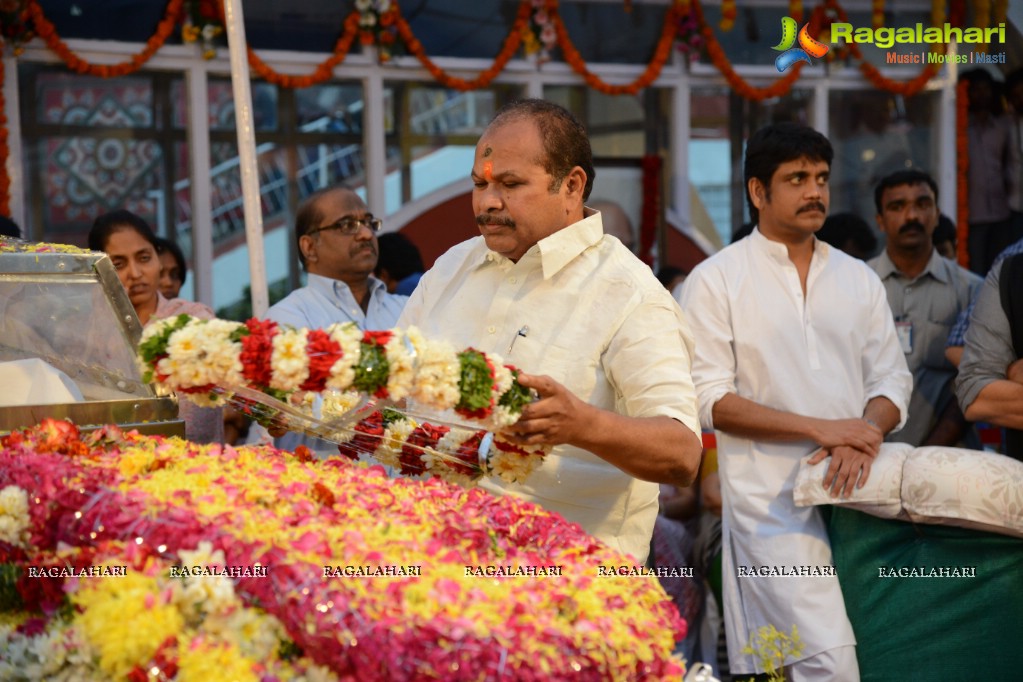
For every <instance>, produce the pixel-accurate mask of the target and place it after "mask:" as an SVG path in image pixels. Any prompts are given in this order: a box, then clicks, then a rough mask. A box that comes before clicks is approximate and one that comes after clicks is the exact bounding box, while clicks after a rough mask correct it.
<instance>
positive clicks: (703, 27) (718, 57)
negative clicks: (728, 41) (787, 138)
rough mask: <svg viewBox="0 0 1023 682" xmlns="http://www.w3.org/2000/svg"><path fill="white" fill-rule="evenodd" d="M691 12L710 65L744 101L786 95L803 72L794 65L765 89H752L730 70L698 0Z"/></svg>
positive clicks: (723, 51)
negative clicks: (705, 46)
mask: <svg viewBox="0 0 1023 682" xmlns="http://www.w3.org/2000/svg"><path fill="white" fill-rule="evenodd" d="M693 11H694V12H695V13H696V20H697V21H698V22H699V23H700V31H701V33H703V37H704V39H705V40H706V41H707V55H708V56H709V57H710V61H711V63H712V64H714V67H715V68H716V69H717V70H718V71H720V72H721V75H722V76H724V77H725V80H726V81H727V82H728V84H729V85H730V86H731V87H732V89H733V90H735V91H736V92H737V93H739V95H741V96H742V97H744V98H746V99H751V100H756V101H761V100H765V99H768V98H771V97H781V96H783V95H786V94H788V92H789V91H790V90H791V89H792V85H793V83H795V82H796V80H797V79H798V78H799V74H800V73H801V72H802V70H803V62H798V63H796V65H795V66H794V67H792V70H791V71H789V72H788V73H787V74H785V75H784V76H782V77H781V78H779V79H778V80H776V81H775V82H774V83H772V84H771V85H769V86H767V87H766V88H757V87H754V86H752V85H750V84H749V83H748V82H746V81H745V80H744V79H743V77H742V76H740V75H739V74H738V73H737V72H736V71H735V69H733V68H732V64H731V62H729V61H728V55H726V54H725V50H724V48H722V47H721V43H719V42H718V39H717V36H716V35H714V29H713V28H712V27H711V26H710V25H709V24H708V23H707V22H706V20H704V17H703V5H702V3H700V2H699V0H694V2H693Z"/></svg>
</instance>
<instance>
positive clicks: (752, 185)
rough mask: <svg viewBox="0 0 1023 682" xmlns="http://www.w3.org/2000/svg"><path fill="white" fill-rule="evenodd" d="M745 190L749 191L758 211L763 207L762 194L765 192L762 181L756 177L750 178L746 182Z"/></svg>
mask: <svg viewBox="0 0 1023 682" xmlns="http://www.w3.org/2000/svg"><path fill="white" fill-rule="evenodd" d="M746 191H747V192H749V195H750V199H751V201H752V202H753V205H754V206H756V208H757V210H758V211H759V210H760V209H761V208H763V207H764V203H765V200H764V196H765V194H766V192H765V191H764V183H762V182H760V180H759V179H758V178H750V179H749V182H748V183H747V184H746Z"/></svg>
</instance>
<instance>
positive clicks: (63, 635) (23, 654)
mask: <svg viewBox="0 0 1023 682" xmlns="http://www.w3.org/2000/svg"><path fill="white" fill-rule="evenodd" d="M0 651H3V652H4V655H3V656H0V680H47V681H52V680H56V681H57V682H63V681H71V680H89V679H96V678H97V677H98V675H99V671H98V670H95V669H94V668H93V666H92V665H91V663H92V654H93V651H92V650H91V648H90V647H89V646H88V645H87V644H86V643H85V642H84V638H82V637H79V636H77V632H76V631H75V630H74V628H72V627H70V626H68V625H63V624H60V621H59V620H57V619H54V620H51V621H50V622H49V623H48V627H47V629H46V630H45V631H44V632H41V633H39V634H38V635H37V636H35V637H28V636H26V635H24V634H21V633H18V632H16V631H15V627H14V626H13V625H7V626H2V627H0ZM83 652H84V653H85V654H86V657H83Z"/></svg>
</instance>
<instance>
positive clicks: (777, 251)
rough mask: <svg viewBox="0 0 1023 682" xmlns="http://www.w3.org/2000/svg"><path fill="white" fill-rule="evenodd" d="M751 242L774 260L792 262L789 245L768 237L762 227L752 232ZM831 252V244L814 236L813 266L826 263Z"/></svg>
mask: <svg viewBox="0 0 1023 682" xmlns="http://www.w3.org/2000/svg"><path fill="white" fill-rule="evenodd" d="M747 239H749V240H750V244H751V245H752V246H753V247H754V248H757V249H760V250H761V251H764V252H766V253H767V254H768V255H769V256H771V257H772V258H773V259H774V260H776V261H779V262H781V263H790V262H791V261H790V259H789V247H787V246H785V244H782V243H781V242H776V241H774V240H773V239H768V238H767V237H765V236H764V234H763V233H762V232H761V231H760V227H759V226H757V227H755V228H753V231H752V232H750V234H749V237H747ZM830 252H831V245H830V244H828V243H827V242H822V241H821V240H820V239H817V237H814V238H813V263H812V267H815V266H816V264H817V263H820V264H824V263H826V262H827V261H828V255H829V254H830Z"/></svg>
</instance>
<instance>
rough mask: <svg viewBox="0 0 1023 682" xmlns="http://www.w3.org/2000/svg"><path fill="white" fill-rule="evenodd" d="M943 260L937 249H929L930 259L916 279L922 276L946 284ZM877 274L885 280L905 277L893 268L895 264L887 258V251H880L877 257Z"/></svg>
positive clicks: (946, 269) (947, 279) (946, 274)
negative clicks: (895, 276)
mask: <svg viewBox="0 0 1023 682" xmlns="http://www.w3.org/2000/svg"><path fill="white" fill-rule="evenodd" d="M944 260H945V259H944V258H942V257H941V254H939V253H938V250H937V249H931V257H930V258H929V259H928V261H927V267H925V268H924V269H923V272H921V273H920V274H919V275H917V277H916V279H920V278H921V277H923V276H924V275H930V276H931V277H933V278H934V279H936V280H938V281H939V282H942V283H945V284H947V283H948V281H949V278H948V268H946V267H945V262H944ZM877 274H878V277H880V278H881V279H887V278H889V277H891V276H892V275H898V276H899V277H905V275H903V274H902V272H900V271H899V269H898V268H897V267H895V263H893V262H892V259H891V258H890V257H889V256H888V250H887V249H885V250H884V251H882V252H881V255H880V256H878V259H877Z"/></svg>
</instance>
